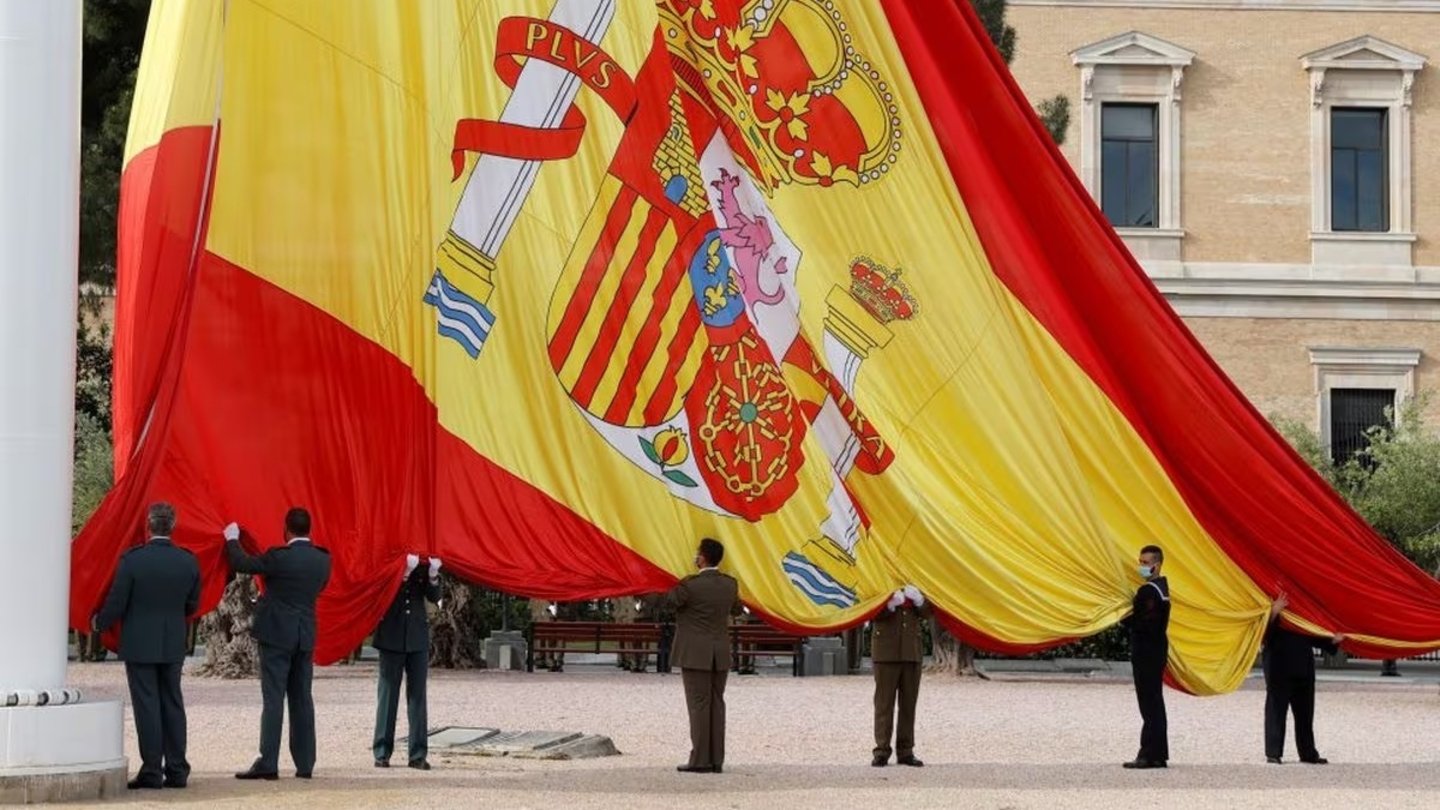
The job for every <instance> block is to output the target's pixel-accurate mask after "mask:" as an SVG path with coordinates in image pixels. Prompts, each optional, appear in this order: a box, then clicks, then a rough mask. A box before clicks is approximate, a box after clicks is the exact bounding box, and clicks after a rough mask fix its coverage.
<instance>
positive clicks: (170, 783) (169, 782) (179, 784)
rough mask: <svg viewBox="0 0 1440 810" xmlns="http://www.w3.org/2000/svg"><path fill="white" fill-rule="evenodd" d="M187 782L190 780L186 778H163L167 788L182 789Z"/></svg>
mask: <svg viewBox="0 0 1440 810" xmlns="http://www.w3.org/2000/svg"><path fill="white" fill-rule="evenodd" d="M189 783H190V781H189V780H188V779H166V780H165V787H167V788H174V789H176V790H180V789H183V788H184V787H185V786H186V785H188V784H189Z"/></svg>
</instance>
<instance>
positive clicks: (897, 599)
mask: <svg viewBox="0 0 1440 810" xmlns="http://www.w3.org/2000/svg"><path fill="white" fill-rule="evenodd" d="M903 604H905V591H904V590H899V591H896V592H895V593H892V594H890V601H888V602H886V603H885V607H887V608H889V609H891V610H898V609H899V608H900V606H901V605H903Z"/></svg>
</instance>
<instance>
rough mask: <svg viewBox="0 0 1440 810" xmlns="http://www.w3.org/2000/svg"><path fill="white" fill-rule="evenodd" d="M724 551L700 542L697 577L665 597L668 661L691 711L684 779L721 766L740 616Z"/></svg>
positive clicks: (735, 586)
mask: <svg viewBox="0 0 1440 810" xmlns="http://www.w3.org/2000/svg"><path fill="white" fill-rule="evenodd" d="M724 556H725V547H724V546H722V545H720V543H719V541H717V540H711V539H709V538H706V539H704V540H701V541H700V548H699V550H698V551H697V552H696V554H695V567H696V568H698V569H700V570H699V572H697V573H695V574H692V575H690V576H688V577H686V578H685V579H683V580H681V581H680V584H678V585H676V586H675V587H674V588H672V589H671V590H670V593H668V594H666V597H665V599H666V601H667V602H668V603H669V604H670V605H672V606H673V607H674V609H675V646H674V649H673V650H672V651H671V654H670V655H671V660H672V662H673V663H675V664H677V665H679V667H680V677H681V680H682V681H683V682H684V684H685V705H686V707H688V708H689V710H690V761H689V762H688V763H686V764H684V765H681V766H679V767H677V768H676V770H677V771H680V772H682V773H720V772H721V769H722V767H723V765H724V764H725V680H726V677H727V676H728V675H729V674H730V634H729V633H728V632H727V630H728V629H729V624H730V617H731V616H732V615H734V614H736V613H738V612H739V611H740V586H739V585H738V584H737V583H736V582H735V580H734V579H733V578H731V577H730V576H727V575H726V574H722V573H720V571H719V570H717V569H718V567H719V565H720V560H721V558H723V557H724Z"/></svg>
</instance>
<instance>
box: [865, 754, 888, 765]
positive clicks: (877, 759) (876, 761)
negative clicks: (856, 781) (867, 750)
mask: <svg viewBox="0 0 1440 810" xmlns="http://www.w3.org/2000/svg"><path fill="white" fill-rule="evenodd" d="M870 764H871V765H872V766H874V767H876V768H883V767H885V766H886V765H888V764H890V757H882V756H880V755H879V754H876V755H875V756H874V757H872V758H871V759H870Z"/></svg>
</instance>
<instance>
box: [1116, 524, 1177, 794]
mask: <svg viewBox="0 0 1440 810" xmlns="http://www.w3.org/2000/svg"><path fill="white" fill-rule="evenodd" d="M1164 565H1165V552H1163V551H1161V550H1160V547H1159V546H1146V547H1144V548H1142V549H1140V561H1139V571H1140V578H1141V579H1143V580H1145V581H1144V583H1142V584H1141V585H1140V589H1139V590H1138V591H1136V592H1135V600H1134V602H1133V603H1132V605H1131V612H1130V616H1129V617H1128V618H1127V619H1126V620H1125V623H1126V624H1128V625H1129V627H1130V664H1131V668H1132V670H1133V674H1134V678H1135V698H1136V700H1137V701H1138V702H1139V704H1140V717H1141V718H1143V720H1144V725H1143V726H1142V727H1141V729H1140V752H1139V753H1138V754H1136V755H1135V759H1133V760H1131V761H1130V762H1127V763H1125V767H1127V768H1164V767H1167V763H1168V762H1169V760H1170V742H1169V729H1168V728H1167V727H1166V720H1165V659H1166V657H1168V656H1169V654H1170V635H1169V632H1170V583H1169V582H1168V581H1166V579H1165V577H1164V576H1163V575H1162V574H1161V573H1160V569H1161V568H1162V567H1163V566H1164Z"/></svg>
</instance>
